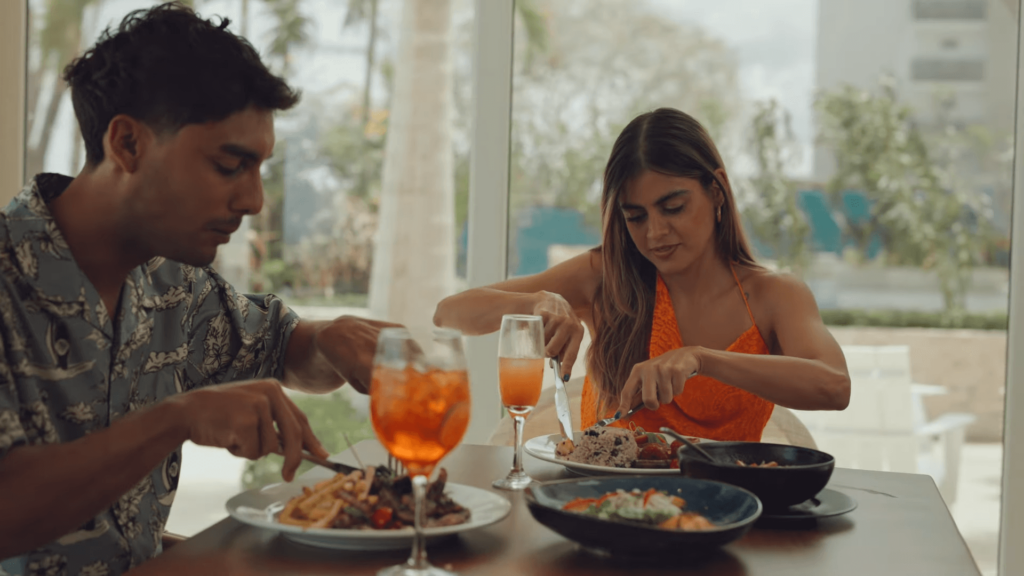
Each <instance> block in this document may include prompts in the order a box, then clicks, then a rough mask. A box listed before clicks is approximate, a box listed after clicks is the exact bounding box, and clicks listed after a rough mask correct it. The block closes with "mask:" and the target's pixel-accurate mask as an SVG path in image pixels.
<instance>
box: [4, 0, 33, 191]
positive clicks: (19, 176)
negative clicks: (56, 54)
mask: <svg viewBox="0 0 1024 576" xmlns="http://www.w3.org/2000/svg"><path fill="white" fill-rule="evenodd" d="M27 66H28V0H8V1H6V2H0V78H4V79H7V78H10V79H14V80H15V81H14V82H9V81H0V205H3V206H6V205H7V203H8V202H9V201H10V200H11V199H12V198H14V196H15V195H17V193H18V192H19V191H20V190H21V188H22V186H24V185H25V124H26V110H25V89H26V83H27V79H26V74H27V70H26V67H27ZM19 79H20V82H19V81H18V80H19Z"/></svg>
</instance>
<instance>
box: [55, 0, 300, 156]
mask: <svg viewBox="0 0 1024 576" xmlns="http://www.w3.org/2000/svg"><path fill="white" fill-rule="evenodd" d="M229 23H230V21H229V20H228V19H227V18H221V19H220V23H219V24H215V23H214V22H212V21H211V20H204V19H203V18H201V17H199V15H197V14H196V13H195V12H194V11H192V9H191V8H188V7H186V6H183V5H182V4H180V3H178V2H170V3H167V4H162V5H159V6H156V7H153V8H150V9H146V10H136V11H134V12H131V13H129V14H128V15H127V16H125V18H124V20H122V21H121V25H120V26H119V27H118V28H117V30H116V31H113V30H112V29H111V28H107V29H106V30H104V31H103V34H102V35H101V36H100V38H99V40H98V41H97V42H96V45H95V46H93V47H92V48H91V49H90V50H89V51H87V52H86V53H85V54H83V55H82V56H81V57H80V58H77V59H76V60H74V61H73V62H71V63H70V64H68V66H67V68H65V69H64V81H65V82H67V83H68V86H70V88H71V101H72V103H73V104H74V107H75V116H77V117H78V125H79V127H80V128H81V130H82V138H83V140H85V158H86V163H87V165H89V166H96V165H98V164H99V163H100V162H101V161H102V160H103V135H104V134H105V133H106V131H107V126H108V125H109V124H110V120H111V119H112V118H113V117H114V116H116V115H118V114H126V115H128V116H131V117H132V118H135V119H136V120H139V121H141V122H143V123H145V124H146V125H147V126H149V127H150V128H152V129H153V130H154V131H156V132H157V133H158V134H161V135H166V134H174V133H175V132H177V131H178V130H180V129H181V128H182V127H184V126H185V125H187V124H200V123H205V122H216V121H219V120H223V119H225V118H227V117H228V116H230V115H232V114H234V113H236V112H240V111H242V110H245V109H246V108H248V107H249V106H255V107H257V108H260V109H263V110H287V109H289V108H291V107H292V106H294V105H295V104H296V103H297V102H298V101H299V94H298V92H296V91H295V90H293V89H292V88H291V87H289V86H288V84H286V83H285V81H284V79H282V78H280V77H278V76H275V75H274V74H272V73H271V72H270V71H269V70H268V69H267V67H266V66H265V65H264V64H263V62H262V61H261V60H260V56H259V54H258V53H257V52H256V49H255V48H253V47H252V45H251V44H249V42H248V41H246V40H245V39H244V38H242V37H240V36H236V35H234V34H232V33H231V32H229V31H228V30H227V29H226V28H227V26H228V24H229Z"/></svg>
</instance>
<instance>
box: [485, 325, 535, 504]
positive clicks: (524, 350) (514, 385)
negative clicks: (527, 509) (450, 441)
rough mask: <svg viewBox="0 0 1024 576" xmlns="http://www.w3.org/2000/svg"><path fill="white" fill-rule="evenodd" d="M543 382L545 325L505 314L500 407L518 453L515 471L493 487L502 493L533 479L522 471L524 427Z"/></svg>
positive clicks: (500, 356) (501, 338)
mask: <svg viewBox="0 0 1024 576" xmlns="http://www.w3.org/2000/svg"><path fill="white" fill-rule="evenodd" d="M543 382H544V321H543V319H542V318H541V317H540V316H526V315H523V314H506V315H504V316H502V317H501V332H500V333H499V334H498V385H499V386H500V387H501V403H502V405H504V406H505V409H506V410H508V413H509V415H511V416H512V422H513V425H514V426H515V435H516V452H515V456H513V457H512V471H511V472H509V473H508V476H506V477H504V478H502V479H500V480H495V481H494V483H493V484H492V486H494V487H495V488H501V489H502V490H522V489H523V488H526V487H527V486H529V485H530V482H532V481H533V479H532V478H530V476H529V475H528V474H527V473H526V471H525V470H523V425H524V424H525V423H526V416H527V415H529V413H530V412H531V411H533V409H534V408H535V407H536V406H537V400H539V399H540V388H541V384H543Z"/></svg>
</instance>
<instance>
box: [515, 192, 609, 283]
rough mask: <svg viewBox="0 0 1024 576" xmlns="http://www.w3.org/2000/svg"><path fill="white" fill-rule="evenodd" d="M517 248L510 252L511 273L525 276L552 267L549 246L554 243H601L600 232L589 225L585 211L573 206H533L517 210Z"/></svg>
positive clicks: (591, 244)
mask: <svg viewBox="0 0 1024 576" xmlns="http://www.w3.org/2000/svg"><path fill="white" fill-rule="evenodd" d="M516 216H517V218H516V227H515V233H514V235H513V236H512V238H510V240H512V241H514V242H515V244H514V246H515V252H514V254H509V256H510V258H509V262H508V268H509V275H510V276H525V275H527V274H537V273H538V272H543V271H545V270H547V269H548V247H549V246H551V245H552V244H568V245H576V246H579V245H582V246H597V245H598V244H600V243H601V234H600V232H599V231H598V230H597V229H596V228H593V227H590V226H587V225H586V223H585V222H584V221H583V214H582V213H581V212H579V211H578V210H573V209H571V208H555V207H552V206H529V207H526V208H523V209H522V210H520V211H519V212H518V214H516Z"/></svg>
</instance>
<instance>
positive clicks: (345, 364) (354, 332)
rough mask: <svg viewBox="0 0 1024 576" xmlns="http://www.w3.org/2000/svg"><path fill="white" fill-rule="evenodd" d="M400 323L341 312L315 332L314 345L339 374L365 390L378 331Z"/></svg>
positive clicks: (368, 388)
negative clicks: (344, 314)
mask: <svg viewBox="0 0 1024 576" xmlns="http://www.w3.org/2000/svg"><path fill="white" fill-rule="evenodd" d="M401 327H402V325H401V324H394V323H392V322H381V321H379V320H369V319H366V318H357V317H355V316H341V317H340V318H337V319H335V320H333V321H331V322H330V323H328V324H326V325H324V326H323V327H321V328H320V329H319V330H318V331H317V332H316V335H315V336H314V337H313V345H314V346H315V347H316V350H317V351H318V352H319V353H320V354H321V355H322V356H323V357H324V358H325V359H326V360H327V361H328V362H329V363H330V364H331V366H332V367H333V368H334V370H335V371H336V372H337V373H338V375H340V376H341V377H342V378H344V379H345V380H346V381H347V382H348V383H349V384H351V385H352V387H353V388H355V389H356V390H358V391H360V392H362V393H364V394H366V393H367V392H369V390H370V378H371V376H372V373H373V357H374V355H375V354H376V353H377V337H378V336H379V335H380V331H381V330H382V329H384V328H401Z"/></svg>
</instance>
